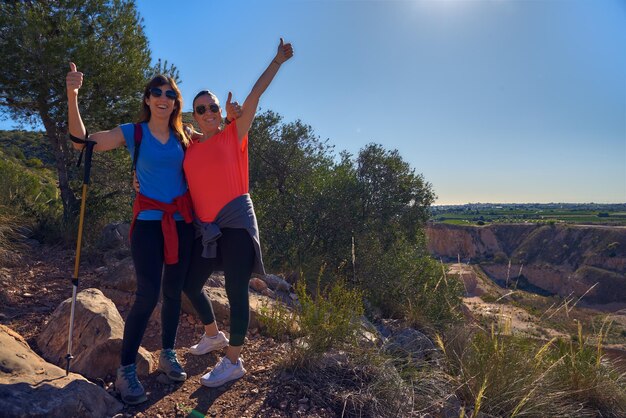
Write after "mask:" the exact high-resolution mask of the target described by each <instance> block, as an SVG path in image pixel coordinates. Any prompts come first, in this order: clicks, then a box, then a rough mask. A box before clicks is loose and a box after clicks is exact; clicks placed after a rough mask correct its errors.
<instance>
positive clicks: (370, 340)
mask: <svg viewBox="0 0 626 418" xmlns="http://www.w3.org/2000/svg"><path fill="white" fill-rule="evenodd" d="M360 322H361V327H360V328H359V330H358V337H359V342H360V343H361V344H363V345H365V346H369V347H372V346H380V345H382V342H383V336H382V335H381V334H380V332H378V329H376V326H375V325H374V324H372V323H371V322H370V321H369V320H368V319H367V318H366V317H365V316H361V318H360Z"/></svg>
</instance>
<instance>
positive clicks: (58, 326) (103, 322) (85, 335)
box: [37, 289, 153, 379]
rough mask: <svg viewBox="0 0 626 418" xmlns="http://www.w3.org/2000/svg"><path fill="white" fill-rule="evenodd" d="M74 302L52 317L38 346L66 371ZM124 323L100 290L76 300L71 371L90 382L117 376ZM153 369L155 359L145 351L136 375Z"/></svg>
mask: <svg viewBox="0 0 626 418" xmlns="http://www.w3.org/2000/svg"><path fill="white" fill-rule="evenodd" d="M71 303H72V299H71V298H70V299H67V300H65V301H63V302H62V303H61V304H60V305H59V306H58V307H57V309H56V310H55V311H54V312H53V313H52V315H51V317H50V319H49V321H48V323H47V324H46V326H45V328H44V330H43V332H42V333H41V334H39V336H38V337H37V346H38V347H39V349H40V350H41V352H42V353H43V356H44V357H45V358H46V359H47V360H48V361H50V362H52V363H54V364H56V365H57V366H60V367H65V363H66V360H65V356H66V354H67V337H68V329H69V320H70V308H71ZM123 334H124V321H123V320H122V317H121V316H120V313H119V312H118V310H117V308H116V307H115V305H114V304H113V302H111V300H110V299H108V298H106V297H105V296H104V295H103V294H102V292H101V291H100V290H98V289H85V290H83V291H82V292H79V293H78V295H77V297H76V308H75V314H74V331H73V339H72V354H73V355H74V357H75V358H74V359H73V360H72V363H71V370H72V371H74V372H77V373H80V374H82V375H84V376H86V377H88V378H90V379H95V378H102V377H104V376H107V375H114V374H115V372H116V369H117V368H118V367H119V364H120V352H121V348H122V338H123ZM152 368H153V360H152V355H151V354H150V353H149V352H148V351H146V350H145V349H143V348H140V349H139V354H138V355H137V373H138V374H140V375H147V374H148V373H150V371H151V370H152Z"/></svg>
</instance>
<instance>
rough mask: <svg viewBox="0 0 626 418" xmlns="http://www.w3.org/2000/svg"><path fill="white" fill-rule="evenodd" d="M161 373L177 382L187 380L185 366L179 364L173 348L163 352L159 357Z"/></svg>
mask: <svg viewBox="0 0 626 418" xmlns="http://www.w3.org/2000/svg"><path fill="white" fill-rule="evenodd" d="M159 371H161V372H163V373H165V375H166V376H167V377H169V378H170V379H171V380H174V381H176V382H183V381H185V379H187V373H185V371H184V370H183V366H181V365H180V363H179V362H178V358H177V357H176V351H174V350H172V349H171V348H164V349H163V350H161V355H160V356H159Z"/></svg>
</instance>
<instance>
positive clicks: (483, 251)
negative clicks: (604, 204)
mask: <svg viewBox="0 0 626 418" xmlns="http://www.w3.org/2000/svg"><path fill="white" fill-rule="evenodd" d="M426 233H427V236H428V248H429V251H430V253H431V254H432V255H433V256H434V257H437V258H443V259H444V260H448V261H452V260H457V258H458V257H460V258H461V260H463V261H464V262H470V263H478V264H480V265H481V267H482V268H483V270H484V271H485V272H486V273H487V274H488V275H489V276H490V277H491V278H492V279H493V280H495V281H506V280H507V278H508V279H519V280H520V282H526V281H527V282H528V283H530V284H531V285H533V286H536V287H538V288H540V289H543V290H545V291H546V292H547V293H554V294H558V295H561V296H568V295H570V294H572V295H574V296H582V295H583V294H585V293H586V292H588V293H587V294H586V295H585V300H586V301H587V302H590V303H611V302H626V228H623V227H606V226H586V225H585V226H583V225H559V224H555V225H537V224H530V223H529V224H500V225H489V226H482V227H477V226H476V227H474V226H460V225H448V224H431V225H429V226H428V227H427V229H426ZM509 261H510V262H511V266H510V268H509ZM589 289H591V290H589Z"/></svg>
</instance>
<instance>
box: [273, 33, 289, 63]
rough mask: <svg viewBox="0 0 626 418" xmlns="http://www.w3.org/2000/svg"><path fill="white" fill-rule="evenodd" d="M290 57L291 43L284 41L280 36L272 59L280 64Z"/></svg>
mask: <svg viewBox="0 0 626 418" xmlns="http://www.w3.org/2000/svg"><path fill="white" fill-rule="evenodd" d="M291 57H293V47H292V46H291V44H286V43H284V41H283V38H280V44H279V45H278V51H277V52H276V57H275V58H274V61H276V62H277V63H278V64H279V65H280V64H282V63H283V62H285V61H287V60H288V59H289V58H291Z"/></svg>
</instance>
